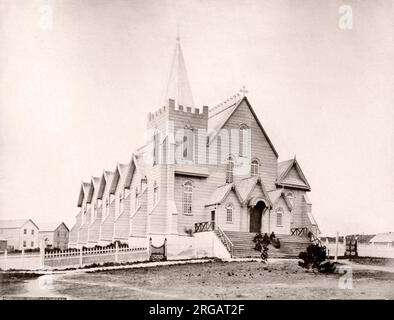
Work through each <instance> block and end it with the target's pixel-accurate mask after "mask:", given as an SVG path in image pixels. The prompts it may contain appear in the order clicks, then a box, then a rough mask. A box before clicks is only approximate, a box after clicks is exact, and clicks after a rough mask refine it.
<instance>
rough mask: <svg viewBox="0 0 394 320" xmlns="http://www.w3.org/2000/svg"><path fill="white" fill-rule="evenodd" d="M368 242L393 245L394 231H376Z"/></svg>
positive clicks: (378, 244) (377, 244) (387, 245)
mask: <svg viewBox="0 0 394 320" xmlns="http://www.w3.org/2000/svg"><path fill="white" fill-rule="evenodd" d="M369 243H370V244H372V245H376V246H386V247H394V232H385V233H378V234H377V235H376V236H374V237H373V238H372V239H371V240H369Z"/></svg>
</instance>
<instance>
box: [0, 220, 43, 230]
mask: <svg viewBox="0 0 394 320" xmlns="http://www.w3.org/2000/svg"><path fill="white" fill-rule="evenodd" d="M28 221H30V222H31V223H32V224H34V225H35V226H36V227H37V225H36V224H35V223H34V222H33V221H32V220H31V219H17V220H0V229H20V228H22V227H23V226H24V225H25V224H26V223H27V222H28ZM37 228H38V227H37Z"/></svg>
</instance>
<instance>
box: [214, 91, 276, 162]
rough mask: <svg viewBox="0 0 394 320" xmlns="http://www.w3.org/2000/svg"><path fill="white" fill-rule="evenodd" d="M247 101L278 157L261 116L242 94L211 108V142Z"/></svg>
mask: <svg viewBox="0 0 394 320" xmlns="http://www.w3.org/2000/svg"><path fill="white" fill-rule="evenodd" d="M242 102H245V103H246V105H247V106H248V108H249V110H250V112H251V113H252V115H253V117H254V118H255V120H256V122H257V124H258V125H259V127H260V129H261V131H262V133H263V135H264V136H265V138H266V139H267V142H268V144H269V145H270V146H271V148H272V150H273V152H274V154H275V156H276V157H278V153H277V152H276V150H275V147H274V145H273V144H272V142H271V140H270V138H269V137H268V135H267V133H266V132H265V130H264V128H263V126H262V124H261V122H260V120H259V118H258V117H257V115H256V113H255V112H254V110H253V108H252V106H251V104H250V102H249V100H248V98H247V97H246V96H243V97H241V96H240V95H234V96H233V97H232V98H231V99H228V100H227V101H225V102H224V103H223V104H221V105H219V106H217V107H215V108H213V109H211V110H210V112H211V114H212V115H210V116H209V118H208V135H209V142H208V143H209V144H211V143H212V141H214V140H215V137H216V136H217V135H218V133H219V132H220V129H222V128H223V127H224V126H225V124H226V123H227V121H228V120H229V119H230V118H231V116H232V115H233V114H234V112H235V111H236V110H237V109H238V107H239V106H240V105H241V104H242Z"/></svg>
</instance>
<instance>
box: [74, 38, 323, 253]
mask: <svg viewBox="0 0 394 320" xmlns="http://www.w3.org/2000/svg"><path fill="white" fill-rule="evenodd" d="M166 89H167V90H166V96H165V101H164V102H163V106H161V108H160V109H159V110H158V111H156V112H155V113H149V114H148V119H147V132H148V135H147V136H148V139H147V141H146V142H145V143H144V144H143V145H142V147H140V148H139V149H137V150H135V152H134V154H133V155H131V159H130V162H129V163H125V164H120V163H118V164H117V165H116V166H115V168H113V169H112V170H109V171H106V170H105V171H103V173H102V175H101V176H98V177H92V179H91V181H89V182H83V183H82V185H81V187H80V192H79V197H78V202H77V206H78V210H79V212H78V214H77V216H76V223H75V225H74V226H73V228H72V229H71V232H70V239H69V247H83V246H85V247H93V246H95V245H107V244H110V243H113V242H114V241H116V240H119V241H121V242H123V243H128V244H129V246H134V245H135V246H140V245H148V243H149V239H152V241H153V243H154V244H155V245H161V244H162V243H163V241H164V239H166V241H167V247H168V248H167V253H168V258H180V257H182V258H193V257H202V256H218V257H231V256H239V257H246V256H253V255H254V254H256V253H257V252H254V251H253V249H252V248H253V242H252V239H253V236H254V235H255V234H256V233H259V232H261V233H267V234H271V233H272V232H274V233H275V235H276V237H277V238H279V239H280V240H281V241H282V246H281V248H282V249H280V251H281V252H282V254H280V252H279V253H278V252H277V253H278V254H279V255H282V256H285V255H286V254H290V253H291V250H290V249H291V248H298V247H299V246H300V245H301V246H302V245H306V244H308V243H310V241H311V240H313V239H316V238H317V237H318V235H319V228H318V226H317V224H316V222H315V220H314V218H313V216H312V213H311V211H312V204H311V202H310V200H309V199H308V195H307V193H308V192H309V191H311V187H310V185H309V183H308V181H307V179H306V177H305V175H304V174H303V172H302V169H301V167H300V164H299V163H298V161H297V160H296V159H295V158H294V159H289V160H285V161H281V162H279V161H278V157H279V156H278V153H277V152H276V150H275V147H274V146H273V144H272V142H271V140H270V138H269V137H268V135H267V133H266V132H265V130H264V128H263V126H262V125H261V123H260V121H259V119H258V118H257V116H256V113H255V112H254V110H253V108H252V105H251V104H250V102H249V100H248V98H247V97H246V90H244V89H243V90H241V91H240V93H238V94H236V95H234V96H233V97H231V98H229V99H227V100H226V101H224V102H222V103H220V104H219V105H217V106H215V107H212V108H208V107H207V106H203V107H202V108H196V107H195V106H194V102H193V97H192V93H191V89H190V85H189V81H188V77H187V72H186V67H185V62H184V58H183V53H182V48H181V44H180V41H179V38H177V43H176V49H175V55H174V58H173V63H172V67H171V72H170V77H169V82H168V85H167V88H166ZM286 244H288V245H287V246H286ZM297 245H298V247H297ZM286 248H287V249H286ZM286 250H287V251H286ZM293 253H294V254H295V253H296V252H293Z"/></svg>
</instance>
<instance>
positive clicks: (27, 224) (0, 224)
mask: <svg viewBox="0 0 394 320" xmlns="http://www.w3.org/2000/svg"><path fill="white" fill-rule="evenodd" d="M0 237H1V238H3V239H5V240H7V247H8V250H12V249H14V250H23V249H24V250H26V249H37V248H39V246H40V244H39V238H38V226H37V225H36V224H35V223H34V222H33V221H32V220H30V219H22V220H0Z"/></svg>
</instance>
